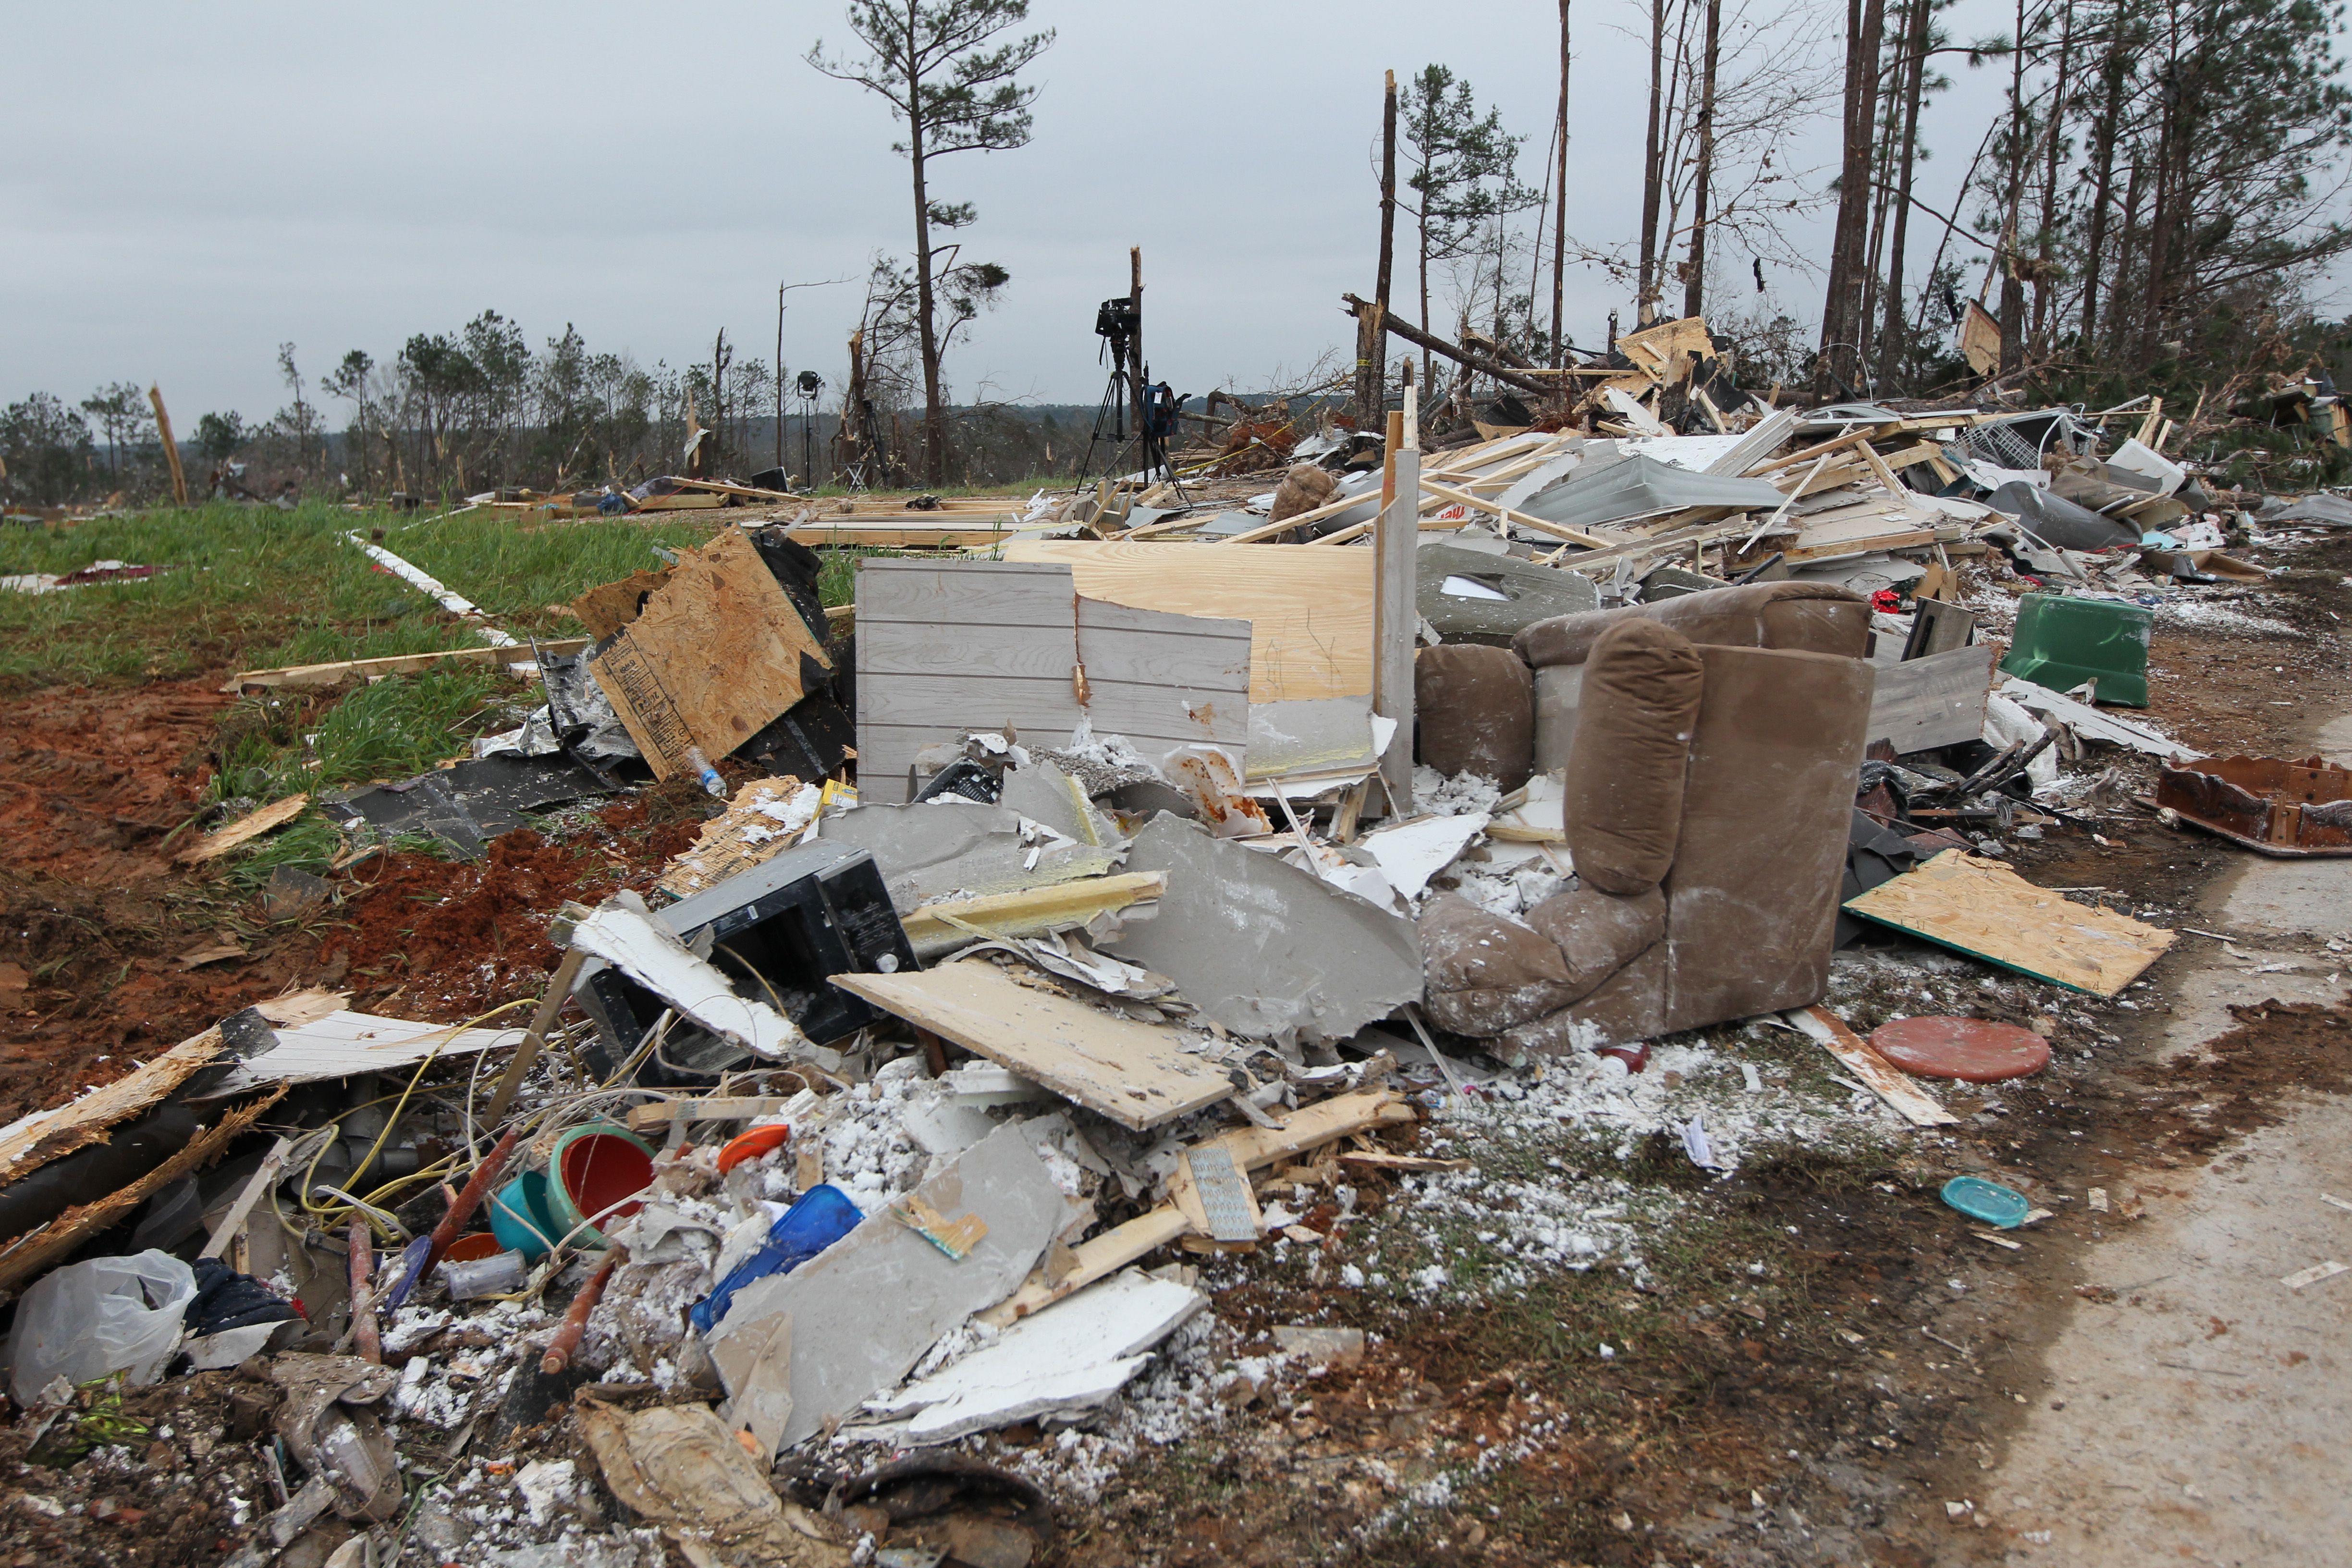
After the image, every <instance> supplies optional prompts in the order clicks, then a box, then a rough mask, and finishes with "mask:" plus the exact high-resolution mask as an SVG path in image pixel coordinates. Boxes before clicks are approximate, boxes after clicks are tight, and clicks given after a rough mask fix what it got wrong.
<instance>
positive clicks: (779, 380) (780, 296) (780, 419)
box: [775, 282, 784, 468]
mask: <svg viewBox="0 0 2352 1568" xmlns="http://www.w3.org/2000/svg"><path fill="white" fill-rule="evenodd" d="M775 372H776V465H775V466H776V467H777V468H782V467H783V466H784V286H783V284H782V283H781V282H780V283H778V284H777V285H776V363H775Z"/></svg>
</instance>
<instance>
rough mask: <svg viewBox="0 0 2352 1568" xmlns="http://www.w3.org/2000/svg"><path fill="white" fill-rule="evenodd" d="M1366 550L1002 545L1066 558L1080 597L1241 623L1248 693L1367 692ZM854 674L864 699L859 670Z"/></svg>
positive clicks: (1041, 557)
mask: <svg viewBox="0 0 2352 1568" xmlns="http://www.w3.org/2000/svg"><path fill="white" fill-rule="evenodd" d="M1373 555H1374V552H1372V551H1370V550H1302V549H1299V548H1298V547H1297V546H1296V545H1289V544H1153V543H1136V544H1127V543H1118V542H1096V541H1091V540H1055V539H1022V540H1014V541H1013V542H1011V543H1009V544H1007V545H1006V546H1005V547H1004V558H1005V559H1006V560H1007V561H1025V562H1058V563H1063V564H1065V565H1067V566H1068V567H1069V568H1070V569H1071V570H1072V571H1073V572H1074V573H1076V577H1077V586H1078V592H1079V593H1081V594H1084V595H1087V597H1088V598H1093V599H1107V600H1108V601H1110V602H1111V603H1113V604H1118V605H1132V606H1134V607H1135V608H1137V609H1143V610H1165V611H1168V612H1171V613H1172V614H1175V615H1180V616H1235V617H1238V618H1240V619H1242V620H1245V621H1247V622H1249V623H1250V626H1251V629H1252V634H1253V635H1252V640H1251V645H1250V691H1249V695H1250V700H1251V701H1253V702H1284V701H1295V700H1304V699H1308V698H1317V697H1363V696H1368V695H1369V694H1370V691H1371V689H1372V564H1373ZM860 624H861V625H863V618H862V617H861V620H860ZM859 657H860V658H863V657H864V645H863V643H862V642H861V643H860V647H859ZM858 675H859V680H860V682H861V686H860V689H859V697H860V699H861V700H862V699H863V697H864V695H865V693H864V689H863V684H862V683H863V681H864V679H865V672H864V671H863V670H860V671H859V672H858ZM1097 727H1098V728H1099V726H1097Z"/></svg>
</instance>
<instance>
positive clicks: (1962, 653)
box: [1870, 643, 2000, 752]
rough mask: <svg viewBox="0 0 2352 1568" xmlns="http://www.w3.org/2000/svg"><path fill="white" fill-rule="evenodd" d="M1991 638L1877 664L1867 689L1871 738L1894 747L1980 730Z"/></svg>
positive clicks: (1937, 742)
mask: <svg viewBox="0 0 2352 1568" xmlns="http://www.w3.org/2000/svg"><path fill="white" fill-rule="evenodd" d="M1998 652H2000V649H1999V648H1997V647H1993V645H1992V644H1990V643H1982V644H1979V645H1977V646H1975V647H1956V648H1952V649H1949V650H1948V651H1947V652H1944V653H1931V654H1929V655H1928V656H1927V658H1908V659H1905V660H1903V661H1902V662H1901V663H1899V664H1881V665H1878V666H1875V667H1874V668H1876V669H1877V672H1878V684H1877V686H1876V687H1875V688H1874V689H1873V690H1872V692H1871V694H1870V738H1871V739H1872V740H1874V741H1892V742H1895V751H1896V752H1924V751H1927V749H1928V748H1929V747H1931V746H1952V745H1958V743H1959V742H1963V741H1973V740H1976V739H1978V738H1979V736H1981V735H1982V734H1983V733H1984V715H1985V696H1986V693H1987V692H1988V690H1990V688H1991V685H1992V660H1993V655H1995V654H1996V653H1998Z"/></svg>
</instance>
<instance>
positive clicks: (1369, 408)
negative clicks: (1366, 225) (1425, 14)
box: [1356, 71, 1427, 430]
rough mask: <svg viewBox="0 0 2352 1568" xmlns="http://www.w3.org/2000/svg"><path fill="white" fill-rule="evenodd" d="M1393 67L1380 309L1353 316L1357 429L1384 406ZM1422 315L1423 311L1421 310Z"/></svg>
mask: <svg viewBox="0 0 2352 1568" xmlns="http://www.w3.org/2000/svg"><path fill="white" fill-rule="evenodd" d="M1396 116H1397V94H1396V72H1394V71H1391V72H1389V73H1388V90H1387V92H1386V94H1385V95H1384V96H1383V97H1382V99H1381V262H1380V276H1379V279H1378V286H1377V287H1376V288H1375V289H1373V290H1372V298H1373V300H1374V301H1375V303H1376V305H1377V306H1378V308H1377V309H1376V310H1369V311H1365V312H1363V313H1362V314H1361V315H1360V316H1358V318H1357V320H1356V415H1357V426H1356V427H1357V428H1358V429H1360V430H1370V429H1375V428H1378V427H1380V426H1381V413H1382V411H1383V410H1384V409H1386V408H1387V406H1388V377H1389V329H1388V320H1389V281H1390V278H1391V273H1392V271H1393V264H1394V262H1395V258H1396ZM1423 314H1427V312H1426V311H1423Z"/></svg>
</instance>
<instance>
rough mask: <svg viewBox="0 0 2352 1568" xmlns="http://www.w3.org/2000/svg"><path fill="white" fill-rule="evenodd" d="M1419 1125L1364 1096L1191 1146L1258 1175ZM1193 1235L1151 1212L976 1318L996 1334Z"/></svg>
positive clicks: (1388, 1097) (1168, 1210) (1383, 1095)
mask: <svg viewBox="0 0 2352 1568" xmlns="http://www.w3.org/2000/svg"><path fill="white" fill-rule="evenodd" d="M1414 1120H1416V1118H1415V1117H1414V1115H1413V1110H1412V1104H1411V1103H1410V1102H1409V1101H1408V1100H1406V1099H1405V1097H1404V1096H1402V1095H1401V1094H1398V1093H1396V1092H1395V1091H1393V1090H1391V1089H1357V1090H1355V1091H1353V1092H1352V1093H1349V1094H1335V1095H1333V1096H1332V1097H1331V1098H1330V1099H1328V1100H1318V1101H1317V1102H1316V1103H1315V1104H1313V1105H1306V1106H1301V1107H1300V1108H1299V1109H1297V1110H1294V1111H1291V1112H1290V1113H1289V1114H1288V1115H1286V1116H1285V1117H1283V1119H1282V1121H1281V1123H1280V1125H1278V1126H1275V1127H1242V1128H1237V1129H1235V1130H1234V1131H1231V1132H1227V1133H1223V1134H1221V1135H1220V1136H1218V1137H1215V1138H1210V1139H1205V1140H1203V1141H1202V1142H1199V1143H1196V1144H1194V1145H1193V1146H1192V1147H1193V1149H1194V1150H1196V1151H1197V1150H1202V1149H1222V1150H1223V1151H1224V1152H1226V1153H1227V1154H1228V1155H1229V1156H1230V1157H1231V1158H1232V1160H1233V1163H1234V1165H1235V1166H1236V1167H1238V1168H1239V1169H1241V1170H1244V1171H1255V1170H1263V1169H1264V1168H1265V1167H1266V1166H1268V1165H1271V1164H1273V1163H1275V1162H1276V1160H1281V1159H1286V1158H1289V1157H1290V1156H1293V1155H1297V1154H1303V1153H1305V1152H1307V1151H1308V1150H1309V1149H1318V1148H1321V1147H1322V1146H1323V1145H1324V1144H1326V1143H1329V1142H1334V1141H1335V1140H1338V1139H1340V1138H1345V1137H1347V1136H1349V1134H1350V1133H1355V1132H1363V1131H1370V1129H1372V1128H1374V1127H1394V1126H1401V1125H1402V1124H1403V1123H1405V1122H1409V1121H1414ZM1191 1232H1192V1221H1191V1220H1189V1219H1187V1218H1185V1217H1184V1212H1183V1210H1182V1209H1181V1208H1179V1207H1178V1206H1177V1205H1174V1204H1172V1203H1168V1204H1162V1205H1160V1206H1159V1207H1158V1208H1153V1209H1147V1210H1145V1211H1144V1212H1143V1213H1142V1214H1139V1215H1136V1216H1135V1217H1134V1218H1133V1219H1131V1220H1129V1221H1128V1222H1127V1223H1126V1224H1125V1225H1119V1226H1112V1227H1111V1228H1110V1229H1108V1230H1107V1231H1104V1232H1103V1233H1102V1234H1101V1235H1099V1236H1092V1237H1087V1239H1086V1240H1084V1241H1082V1242H1080V1243H1078V1244H1077V1245H1076V1247H1071V1248H1070V1249H1069V1250H1068V1252H1067V1254H1066V1256H1064V1257H1063V1258H1061V1259H1060V1266H1059V1267H1058V1268H1049V1269H1047V1270H1041V1271H1039V1272H1037V1273H1034V1274H1032V1275H1031V1276H1030V1277H1029V1279H1028V1281H1027V1282H1026V1283H1025V1284H1024V1285H1023V1286H1022V1287H1021V1289H1018V1290H1016V1291H1014V1292H1013V1294H1012V1295H1011V1296H1010V1297H1007V1298H1006V1299H1005V1300H1003V1301H1000V1302H999V1303H997V1304H996V1305H995V1306H993V1307H991V1308H990V1309H989V1310H986V1311H984V1312H980V1313H976V1314H975V1316H976V1317H977V1318H978V1320H979V1321H982V1322H983V1323H987V1324H989V1325H990V1326H991V1327H992V1328H999V1329H1002V1328H1005V1327H1008V1326H1009V1325H1011V1324H1013V1323H1014V1322H1016V1321H1019V1320H1021V1319H1023V1318H1025V1317H1027V1316H1028V1315H1029V1314H1030V1313H1032V1312H1034V1311H1037V1310H1041V1309H1043V1308H1045V1307H1050V1306H1052V1305H1053V1304H1054V1303H1055V1302H1056V1301H1058V1300H1061V1299H1062V1298H1063V1297H1065V1296H1067V1295H1069V1294H1071V1293H1072V1292H1073V1291H1076V1290H1082V1289H1085V1288H1086V1287H1087V1286H1088V1285H1091V1284H1093V1283H1094V1282H1095V1281H1096V1280H1097V1279H1102V1278H1104V1277H1105V1276H1107V1275H1109V1274H1113V1273H1116V1272H1117V1271H1118V1270H1119V1269H1121V1268H1126V1267H1127V1266H1128V1265H1129V1264H1130V1263H1132V1262H1134V1261H1135V1260H1136V1259H1137V1258H1141V1257H1142V1256H1143V1255H1144V1254H1145V1253H1148V1252H1150V1250H1151V1249H1152V1248H1153V1247H1164V1246H1166V1245H1167V1244H1168V1243H1170V1242H1171V1241H1176V1240H1179V1239H1181V1237H1185V1236H1187V1235H1189V1234H1191ZM1049 1273H1050V1279H1049V1278H1048V1275H1049Z"/></svg>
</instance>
